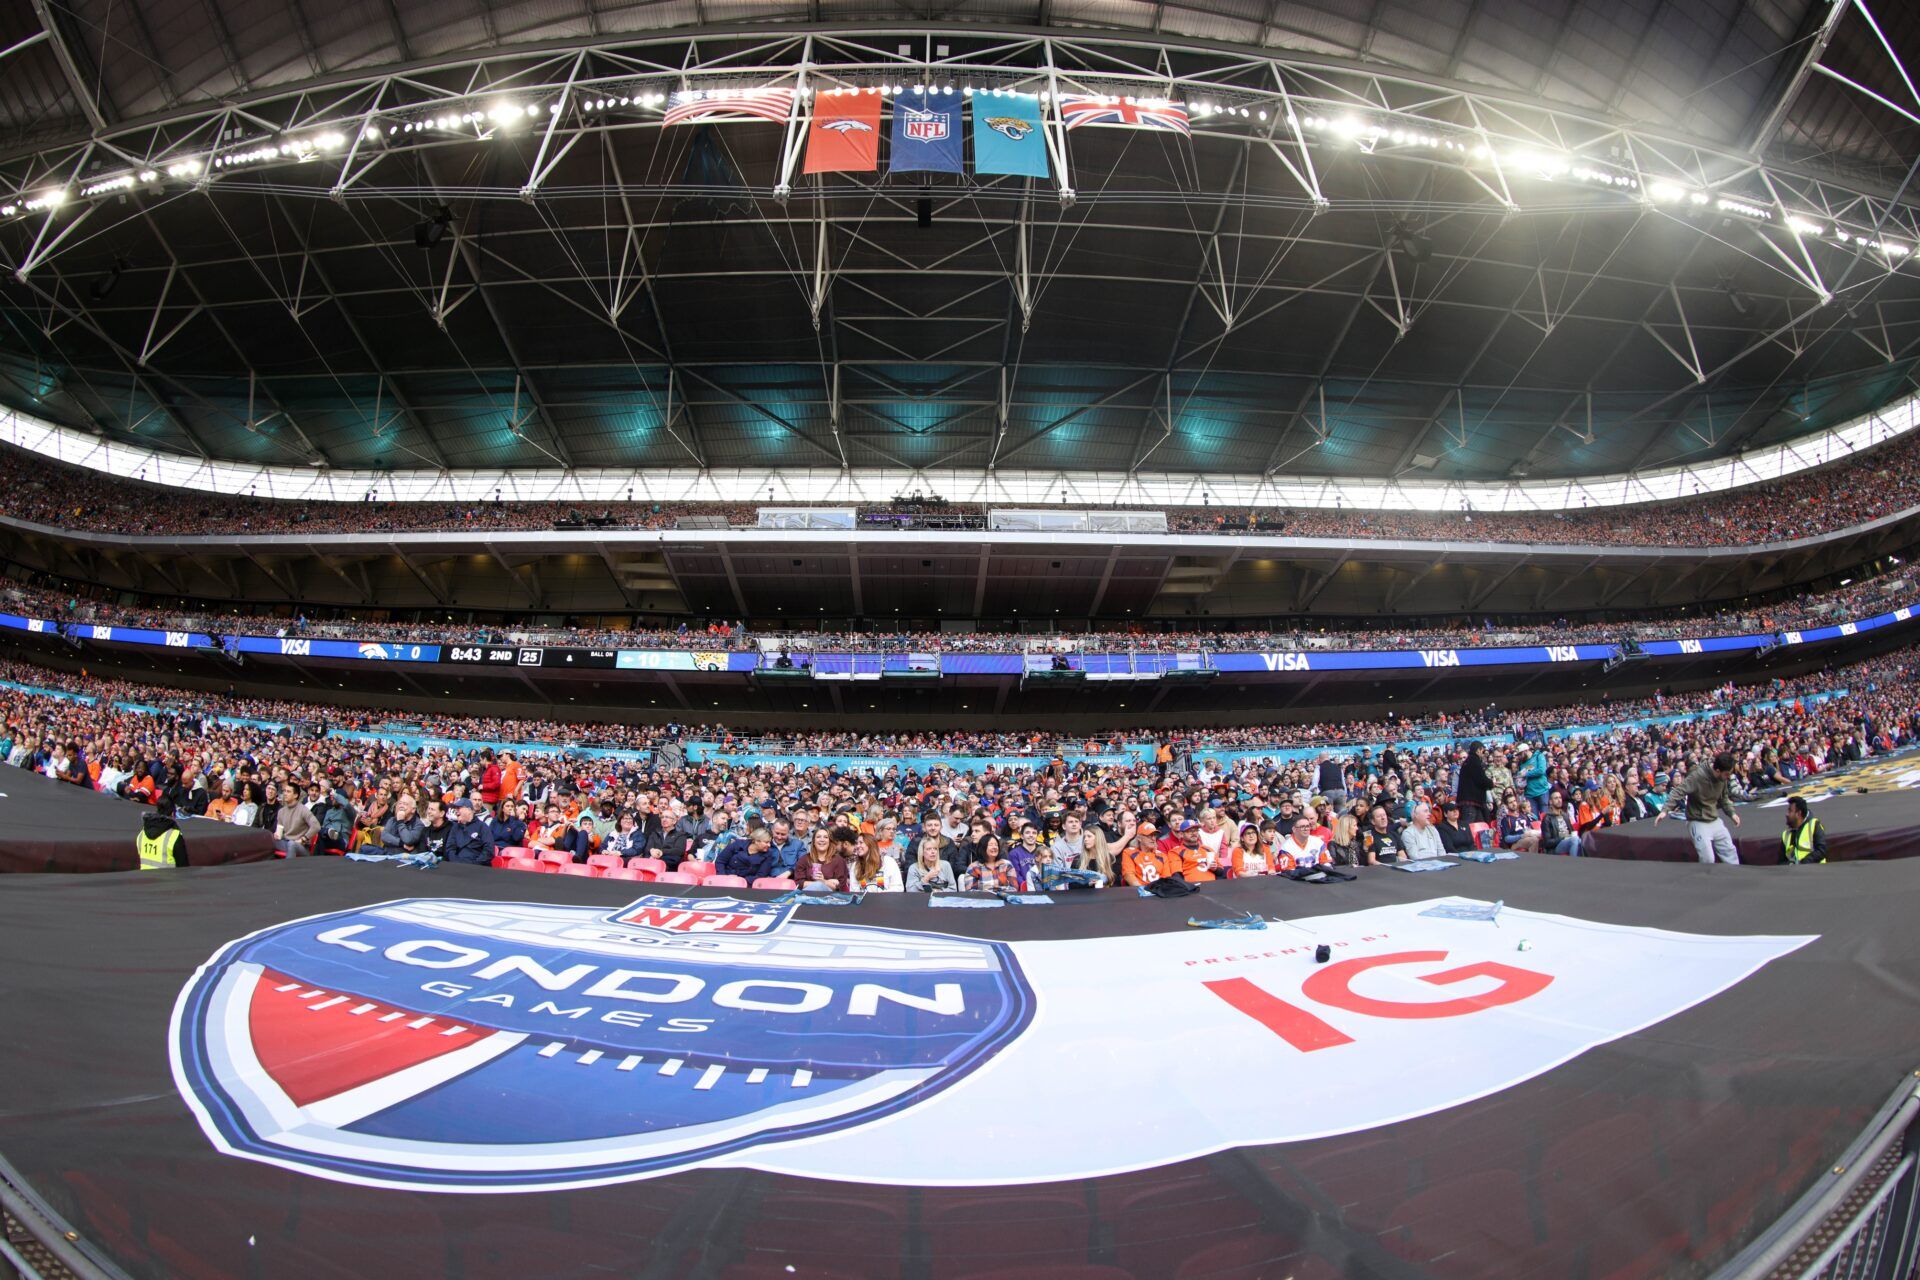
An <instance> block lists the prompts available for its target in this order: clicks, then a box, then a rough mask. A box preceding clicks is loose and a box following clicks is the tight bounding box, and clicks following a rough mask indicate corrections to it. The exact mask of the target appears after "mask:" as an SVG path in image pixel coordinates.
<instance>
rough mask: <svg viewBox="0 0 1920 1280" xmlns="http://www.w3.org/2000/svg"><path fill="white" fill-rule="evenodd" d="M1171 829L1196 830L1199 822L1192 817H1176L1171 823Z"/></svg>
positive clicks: (1198, 827)
mask: <svg viewBox="0 0 1920 1280" xmlns="http://www.w3.org/2000/svg"><path fill="white" fill-rule="evenodd" d="M1173 829H1174V830H1175V831H1198V830H1199V829H1200V824H1199V823H1197V822H1195V821H1194V820H1193V819H1192V818H1176V819H1175V820H1174V823H1173Z"/></svg>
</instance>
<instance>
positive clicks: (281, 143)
mask: <svg viewBox="0 0 1920 1280" xmlns="http://www.w3.org/2000/svg"><path fill="white" fill-rule="evenodd" d="M346 145H347V139H346V135H345V134H342V133H338V132H335V131H334V130H332V129H328V130H324V131H322V132H320V133H309V134H299V135H288V134H282V135H281V136H280V137H279V138H276V139H274V140H273V141H271V142H263V143H261V144H260V145H259V146H255V147H248V148H247V149H246V150H244V151H229V152H227V153H226V154H224V155H218V156H215V157H214V158H213V167H214V168H216V169H233V168H238V167H239V166H241V165H249V164H263V163H265V162H266V161H269V160H311V159H313V158H314V157H315V156H319V155H324V154H326V153H327V152H330V151H338V150H339V149H340V148H341V147H344V146H346Z"/></svg>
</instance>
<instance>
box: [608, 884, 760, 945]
mask: <svg viewBox="0 0 1920 1280" xmlns="http://www.w3.org/2000/svg"><path fill="white" fill-rule="evenodd" d="M792 914H793V906H792V904H788V905H786V906H779V905H776V904H774V903H771V902H742V901H741V900H740V899H738V898H669V897H666V896H665V895H662V894H649V895H648V896H647V897H644V898H642V899H640V900H639V901H638V902H636V903H634V904H633V905H632V906H630V907H624V908H622V909H621V910H619V911H616V912H614V913H613V915H612V916H611V917H610V918H611V919H612V921H613V923H615V924H624V925H631V926H633V927H634V928H636V929H641V930H645V931H646V932H648V933H653V934H657V935H659V936H661V937H667V938H686V937H693V936H695V935H698V934H703V933H716V934H724V935H727V936H731V937H738V936H740V935H742V934H754V933H772V932H773V931H774V930H775V929H778V928H779V927H780V926H781V925H783V924H785V923H786V922H787V917H789V916H791V915H792Z"/></svg>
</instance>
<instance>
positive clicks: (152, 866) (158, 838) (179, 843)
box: [133, 813, 187, 871]
mask: <svg viewBox="0 0 1920 1280" xmlns="http://www.w3.org/2000/svg"><path fill="white" fill-rule="evenodd" d="M133 846H134V849H135V850H136V851H137V852H138V853H139V855H140V870H142V871H169V870H172V869H173V868H174V867H184V866H186V865H187V840H186V837H185V836H183V835H181V834H180V828H179V826H178V825H177V824H176V823H175V822H174V820H173V819H172V818H169V817H167V816H166V815H165V814H160V813H150V814H148V815H147V816H146V818H145V819H144V820H143V821H142V822H141V824H140V834H139V835H137V836H135V837H134V838H133Z"/></svg>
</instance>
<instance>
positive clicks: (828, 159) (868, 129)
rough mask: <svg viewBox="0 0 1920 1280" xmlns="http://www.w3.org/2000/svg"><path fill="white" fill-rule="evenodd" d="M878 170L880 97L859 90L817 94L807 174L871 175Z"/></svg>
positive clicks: (808, 136)
mask: <svg viewBox="0 0 1920 1280" xmlns="http://www.w3.org/2000/svg"><path fill="white" fill-rule="evenodd" d="M879 167H880V95H879V94H877V93H863V92H861V91H859V90H857V89H856V90H840V89H833V90H829V91H827V92H825V93H821V94H816V95H815V96H814V99H813V122H812V123H811V124H810V125H808V126H807V163H806V172H808V173H872V172H873V171H874V170H875V169H878V168H879Z"/></svg>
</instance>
